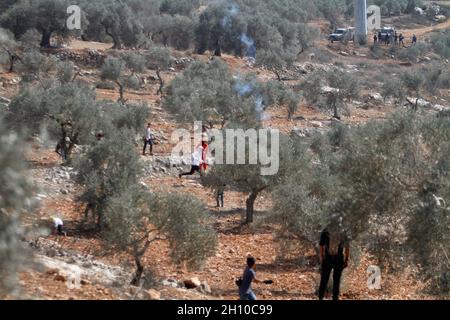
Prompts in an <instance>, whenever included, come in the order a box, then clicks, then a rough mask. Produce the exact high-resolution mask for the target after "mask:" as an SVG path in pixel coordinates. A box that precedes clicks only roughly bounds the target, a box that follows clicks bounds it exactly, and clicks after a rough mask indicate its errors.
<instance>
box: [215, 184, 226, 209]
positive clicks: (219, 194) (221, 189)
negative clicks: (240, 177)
mask: <svg viewBox="0 0 450 320" xmlns="http://www.w3.org/2000/svg"><path fill="white" fill-rule="evenodd" d="M225 187H226V185H225V184H223V185H222V186H221V187H219V188H217V191H216V202H217V208H219V207H222V208H223V207H224V203H223V198H224V193H225Z"/></svg>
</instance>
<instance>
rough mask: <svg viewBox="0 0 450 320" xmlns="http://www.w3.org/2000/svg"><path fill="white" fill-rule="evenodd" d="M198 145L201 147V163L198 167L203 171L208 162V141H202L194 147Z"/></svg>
mask: <svg viewBox="0 0 450 320" xmlns="http://www.w3.org/2000/svg"><path fill="white" fill-rule="evenodd" d="M199 147H202V164H201V165H200V168H201V169H203V171H206V170H207V169H208V163H207V161H206V160H207V159H208V147H209V146H208V143H206V142H204V141H203V142H202V144H201V145H198V146H197V147H196V149H197V148H199Z"/></svg>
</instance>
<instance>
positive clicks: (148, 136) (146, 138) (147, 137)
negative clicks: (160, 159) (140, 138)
mask: <svg viewBox="0 0 450 320" xmlns="http://www.w3.org/2000/svg"><path fill="white" fill-rule="evenodd" d="M147 145H149V146H150V155H151V156H152V155H153V139H152V129H151V128H150V123H149V124H148V125H147V129H145V136H144V150H143V151H142V154H143V155H144V156H145V150H146V149H147Z"/></svg>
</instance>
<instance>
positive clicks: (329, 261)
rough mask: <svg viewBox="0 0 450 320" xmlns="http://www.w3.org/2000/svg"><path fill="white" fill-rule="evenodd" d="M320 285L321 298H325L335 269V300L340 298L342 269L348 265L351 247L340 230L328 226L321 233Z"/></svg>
mask: <svg viewBox="0 0 450 320" xmlns="http://www.w3.org/2000/svg"><path fill="white" fill-rule="evenodd" d="M319 245H320V263H321V274H320V286H319V300H323V298H324V296H325V291H326V289H327V285H328V280H329V279H330V274H331V270H333V300H339V290H340V283H341V276H342V271H343V270H344V269H345V268H347V266H348V259H349V257H350V247H349V243H348V239H347V237H346V236H345V235H343V233H342V232H340V231H337V230H336V231H331V232H330V231H329V230H328V228H326V229H324V230H323V231H322V234H321V235H320V243H319Z"/></svg>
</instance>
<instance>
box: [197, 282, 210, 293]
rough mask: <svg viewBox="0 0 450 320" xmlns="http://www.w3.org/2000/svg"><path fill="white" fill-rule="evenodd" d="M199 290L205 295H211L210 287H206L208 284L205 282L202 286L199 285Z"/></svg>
mask: <svg viewBox="0 0 450 320" xmlns="http://www.w3.org/2000/svg"><path fill="white" fill-rule="evenodd" d="M200 288H201V291H202V292H204V293H206V294H211V293H212V290H211V287H210V286H209V285H208V283H207V282H206V281H203V282H202V284H201V285H200Z"/></svg>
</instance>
